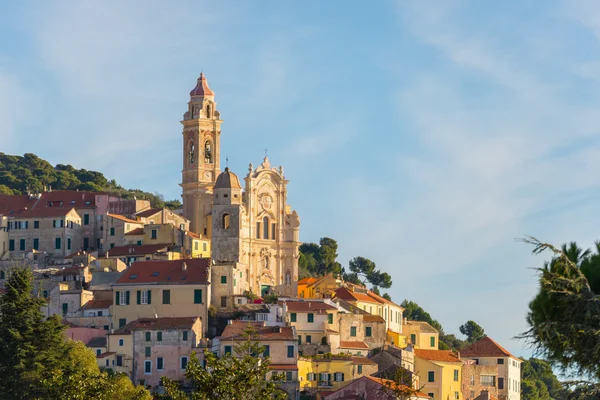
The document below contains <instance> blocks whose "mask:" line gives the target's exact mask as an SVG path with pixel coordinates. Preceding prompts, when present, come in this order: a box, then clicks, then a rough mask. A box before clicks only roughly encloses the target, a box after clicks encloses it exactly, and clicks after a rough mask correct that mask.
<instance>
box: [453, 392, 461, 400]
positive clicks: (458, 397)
mask: <svg viewBox="0 0 600 400" xmlns="http://www.w3.org/2000/svg"><path fill="white" fill-rule="evenodd" d="M454 398H455V400H459V399H460V396H459V395H458V392H454Z"/></svg>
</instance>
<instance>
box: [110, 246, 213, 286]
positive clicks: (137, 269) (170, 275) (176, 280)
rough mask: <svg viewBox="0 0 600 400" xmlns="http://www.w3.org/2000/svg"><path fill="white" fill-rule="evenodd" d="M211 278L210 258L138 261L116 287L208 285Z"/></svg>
mask: <svg viewBox="0 0 600 400" xmlns="http://www.w3.org/2000/svg"><path fill="white" fill-rule="evenodd" d="M140 247H143V246H140ZM184 264H185V266H184ZM209 277H210V258H193V259H182V260H169V261H136V262H134V263H133V264H132V265H131V266H130V267H129V268H127V269H126V270H125V272H123V274H122V275H121V276H120V277H119V279H118V280H117V282H116V285H119V284H121V285H134V284H143V283H167V284H174V285H178V284H197V283H208V281H209Z"/></svg>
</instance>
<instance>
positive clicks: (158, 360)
mask: <svg viewBox="0 0 600 400" xmlns="http://www.w3.org/2000/svg"><path fill="white" fill-rule="evenodd" d="M163 365H164V362H163V358H162V357H157V358H156V369H157V370H159V371H162V369H163V368H164V366H163Z"/></svg>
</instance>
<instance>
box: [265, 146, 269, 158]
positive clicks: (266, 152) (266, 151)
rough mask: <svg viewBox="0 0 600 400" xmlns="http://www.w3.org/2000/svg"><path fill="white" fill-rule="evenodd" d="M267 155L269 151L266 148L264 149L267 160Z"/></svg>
mask: <svg viewBox="0 0 600 400" xmlns="http://www.w3.org/2000/svg"><path fill="white" fill-rule="evenodd" d="M268 153H269V150H268V149H267V148H265V158H267V154H268Z"/></svg>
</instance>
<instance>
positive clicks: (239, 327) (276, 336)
mask: <svg viewBox="0 0 600 400" xmlns="http://www.w3.org/2000/svg"><path fill="white" fill-rule="evenodd" d="M249 326H250V327H253V328H254V329H256V333H257V335H258V337H259V339H260V341H261V342H263V341H268V340H297V338H296V337H295V335H294V328H292V327H290V326H280V327H277V326H265V324H264V322H246V321H231V324H228V325H227V326H226V327H225V329H224V330H223V333H222V334H221V341H223V340H241V339H243V336H242V334H243V333H244V331H245V330H246V329H247V328H248V327H249ZM277 328H279V329H277Z"/></svg>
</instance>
